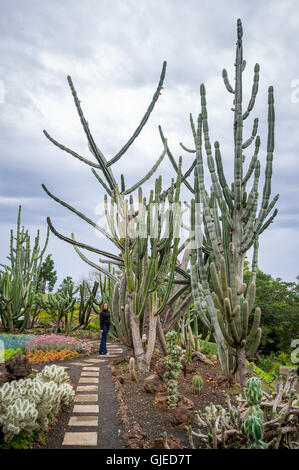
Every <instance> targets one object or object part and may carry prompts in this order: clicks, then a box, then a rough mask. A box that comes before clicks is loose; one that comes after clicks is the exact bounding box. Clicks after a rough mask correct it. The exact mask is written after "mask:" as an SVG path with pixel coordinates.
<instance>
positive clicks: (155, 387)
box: [144, 374, 166, 393]
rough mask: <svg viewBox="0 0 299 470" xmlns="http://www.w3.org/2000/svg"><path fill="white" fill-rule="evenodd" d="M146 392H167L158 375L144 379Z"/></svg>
mask: <svg viewBox="0 0 299 470" xmlns="http://www.w3.org/2000/svg"><path fill="white" fill-rule="evenodd" d="M144 390H145V391H146V392H148V393H156V392H165V391H166V385H165V384H164V383H163V382H162V381H161V380H160V378H159V377H158V376H157V374H151V375H149V376H148V377H146V379H144Z"/></svg>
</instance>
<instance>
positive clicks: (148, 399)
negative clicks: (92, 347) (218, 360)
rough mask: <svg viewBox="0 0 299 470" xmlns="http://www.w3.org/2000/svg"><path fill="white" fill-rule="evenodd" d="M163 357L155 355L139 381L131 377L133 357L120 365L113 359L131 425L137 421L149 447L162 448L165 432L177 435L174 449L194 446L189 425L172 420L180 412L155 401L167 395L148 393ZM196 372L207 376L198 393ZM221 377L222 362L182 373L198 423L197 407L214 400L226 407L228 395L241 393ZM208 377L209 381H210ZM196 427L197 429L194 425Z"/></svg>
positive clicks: (183, 386) (138, 376) (182, 390)
mask: <svg viewBox="0 0 299 470" xmlns="http://www.w3.org/2000/svg"><path fill="white" fill-rule="evenodd" d="M161 357H162V355H161V354H155V357H154V360H153V361H152V367H151V372H149V373H143V374H141V373H136V381H133V380H131V378H130V372H129V364H128V360H129V358H127V360H126V361H125V362H122V363H119V364H117V362H118V361H112V364H113V362H115V363H116V364H115V368H116V370H117V372H116V373H115V374H114V375H116V378H117V380H118V381H119V382H120V383H121V387H122V389H123V393H122V397H123V401H124V405H125V406H126V407H127V408H128V411H127V414H128V419H129V421H130V425H131V427H133V426H134V425H136V424H137V425H139V426H140V428H141V429H142V431H143V433H144V434H145V437H144V447H145V448H159V447H160V445H161V443H162V442H161V433H163V432H165V431H166V432H167V436H168V437H170V436H171V435H172V436H173V437H174V439H173V440H172V446H174V448H175V447H177V448H190V445H189V441H188V435H187V432H186V429H185V424H184V423H181V424H179V425H173V424H172V422H171V421H172V419H173V418H174V417H175V415H176V414H177V411H176V409H170V408H168V407H165V406H164V404H163V403H161V404H160V406H159V405H158V406H157V405H155V404H154V403H155V400H157V397H158V401H159V398H162V401H163V395H165V394H163V393H159V392H157V393H148V392H146V391H145V389H144V381H145V379H146V378H147V377H149V376H150V375H151V374H152V373H153V372H155V364H156V362H157V361H158V360H159V359H160V358H161ZM195 373H196V374H199V375H201V377H202V379H203V386H202V390H201V392H200V394H198V395H197V394H195V393H194V391H193V386H192V377H193V375H195ZM219 376H221V368H220V366H219V364H215V365H214V366H210V365H208V364H204V363H201V364H200V365H199V366H197V367H196V368H194V369H193V373H186V374H185V375H184V374H183V372H181V373H180V374H179V378H178V392H179V394H180V395H182V396H183V397H185V398H184V399H183V400H184V402H185V403H187V406H188V405H190V406H191V402H193V405H194V408H193V410H192V411H191V414H192V415H193V416H194V423H195V422H196V415H195V413H194V412H195V411H196V410H201V411H204V408H205V407H206V406H207V405H209V404H210V403H211V402H213V403H214V404H216V405H217V404H220V405H222V406H224V407H226V396H227V395H230V397H231V401H232V402H233V401H234V400H233V396H234V395H235V394H236V393H238V392H239V388H238V387H237V386H228V385H224V384H223V383H222V384H219V385H218V384H217V378H219ZM207 380H208V381H209V382H207ZM189 400H190V402H189ZM190 416H191V415H190ZM186 424H188V423H186ZM193 427H195V428H196V426H194V425H193ZM195 444H199V442H198V443H197V442H195Z"/></svg>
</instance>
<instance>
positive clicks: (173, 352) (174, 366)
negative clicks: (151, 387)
mask: <svg viewBox="0 0 299 470" xmlns="http://www.w3.org/2000/svg"><path fill="white" fill-rule="evenodd" d="M166 340H167V343H168V344H167V352H168V355H167V356H166V358H165V366H166V368H167V372H165V373H164V374H163V380H164V381H165V383H166V385H167V390H168V400H167V401H168V405H169V408H176V406H177V402H178V390H177V387H178V381H177V378H178V374H179V371H180V369H181V368H182V365H181V355H182V348H181V347H180V346H178V345H177V344H176V343H177V335H176V332H175V331H172V332H169V333H167V335H166Z"/></svg>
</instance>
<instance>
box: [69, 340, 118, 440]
mask: <svg viewBox="0 0 299 470" xmlns="http://www.w3.org/2000/svg"><path fill="white" fill-rule="evenodd" d="M107 349H108V354H107V355H105V356H103V357H102V356H100V355H97V356H96V357H90V358H86V359H85V360H83V361H80V362H77V363H70V366H71V367H72V366H74V365H75V366H76V367H79V368H81V375H80V378H79V381H78V383H77V386H76V395H75V399H74V404H73V411H72V416H71V417H70V419H69V421H68V429H67V430H66V432H65V433H64V437H63V441H62V444H61V445H62V446H63V448H68V447H69V448H81V447H84V448H103V445H101V442H99V434H100V433H101V434H107V432H108V435H107V436H106V437H108V438H109V429H107V432H106V433H105V429H104V427H105V426H104V424H105V423H103V420H102V419H101V418H102V412H103V411H104V407H105V406H106V407H107V406H108V407H109V406H110V404H109V401H110V400H107V398H108V397H106V403H105V402H102V403H101V398H102V397H101V391H103V390H102V389H103V387H104V380H105V378H104V376H105V375H106V374H104V371H105V370H106V373H107V372H108V374H109V373H110V375H111V372H110V369H109V367H108V365H109V359H110V358H114V357H118V356H120V355H122V354H123V353H124V347H123V346H119V345H118V344H115V343H108V344H107ZM120 432H121V430H120V429H119V430H118V435H119V434H120ZM117 437H118V436H117ZM102 444H103V442H102ZM106 445H107V444H106ZM106 448H107V447H106Z"/></svg>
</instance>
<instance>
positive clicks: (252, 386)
mask: <svg viewBox="0 0 299 470" xmlns="http://www.w3.org/2000/svg"><path fill="white" fill-rule="evenodd" d="M297 380H298V378H297V377H296V376H295V375H292V373H290V374H289V375H288V377H287V378H286V380H285V379H283V378H282V377H276V380H275V384H274V389H275V391H274V392H273V393H272V395H270V394H268V393H267V392H265V391H264V390H262V387H261V381H260V379H258V378H257V377H252V378H250V379H249V380H248V381H247V386H246V399H245V398H243V397H242V396H241V395H240V396H238V397H237V405H236V406H233V405H232V404H231V401H230V398H229V396H228V397H227V409H226V408H224V407H222V406H221V405H217V406H215V405H214V404H213V403H210V405H209V406H207V407H206V408H205V411H204V412H201V411H197V412H196V415H197V420H198V431H197V432H195V431H194V430H193V429H192V427H191V426H189V427H188V437H189V443H190V447H191V448H195V444H194V441H193V438H194V437H196V438H199V439H200V441H201V442H202V443H203V447H204V448H210V449H219V448H221V449H230V448H241V449H245V448H248V449H270V448H276V449H278V448H289V449H297V448H299V442H298V426H299V418H298V416H299V407H298V395H297V394H296V392H295V383H296V381H297Z"/></svg>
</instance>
